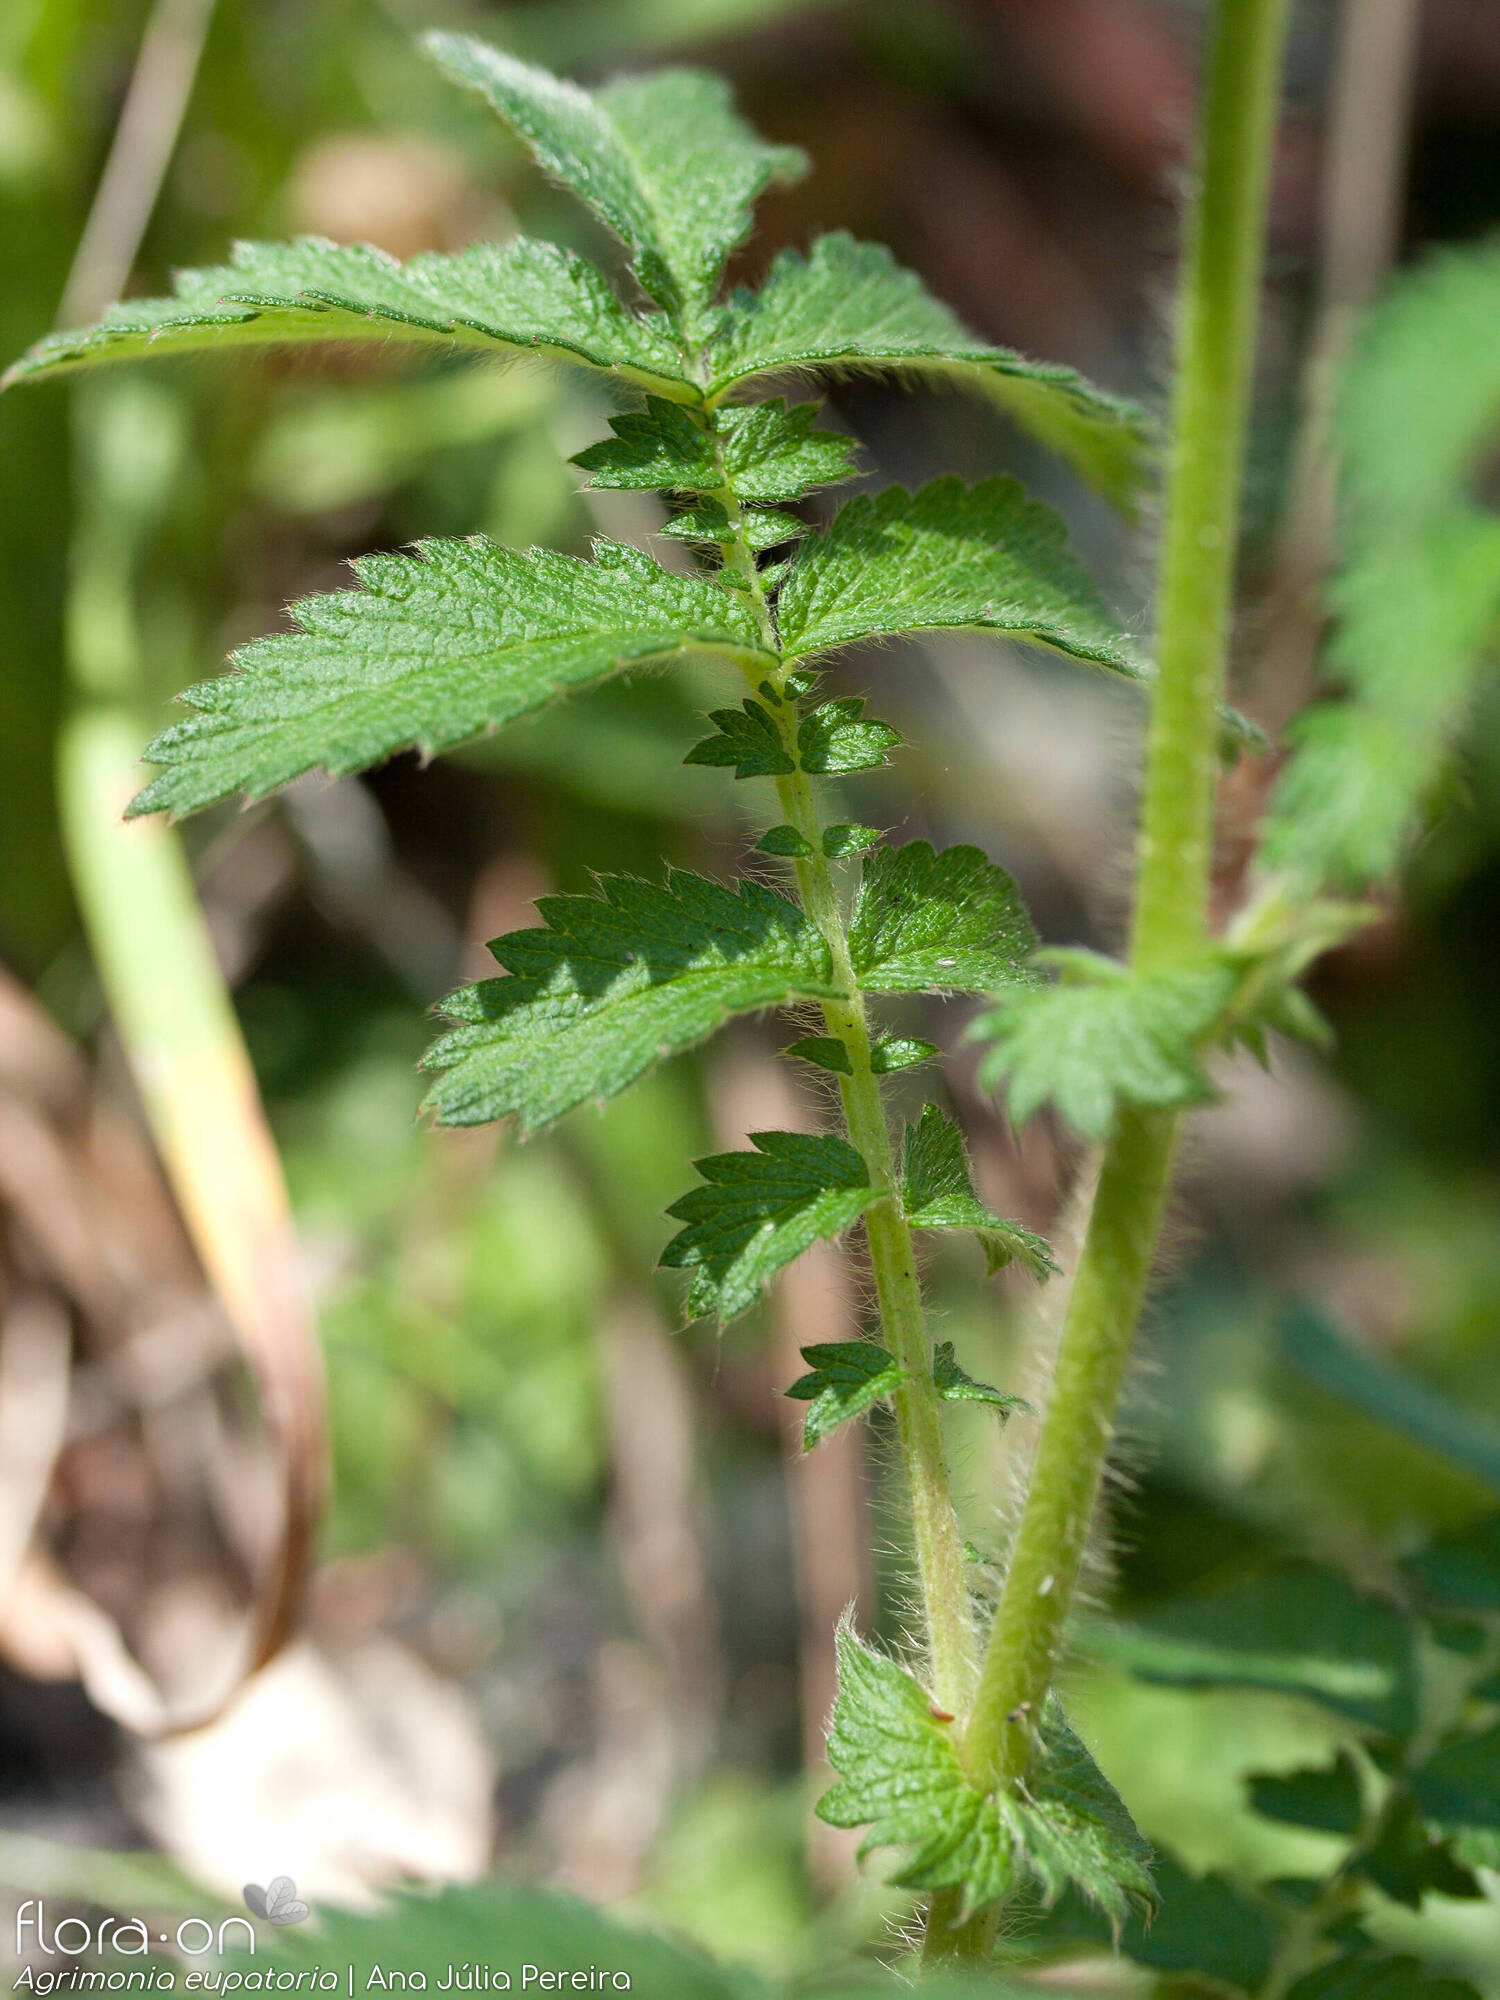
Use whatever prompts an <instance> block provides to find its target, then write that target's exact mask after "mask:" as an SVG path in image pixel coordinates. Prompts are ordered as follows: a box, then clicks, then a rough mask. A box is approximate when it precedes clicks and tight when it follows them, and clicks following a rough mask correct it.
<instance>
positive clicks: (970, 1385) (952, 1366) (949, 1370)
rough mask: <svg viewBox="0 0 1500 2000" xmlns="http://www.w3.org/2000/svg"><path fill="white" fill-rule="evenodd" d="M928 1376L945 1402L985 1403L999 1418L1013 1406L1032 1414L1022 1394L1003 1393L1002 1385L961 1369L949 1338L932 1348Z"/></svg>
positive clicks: (1006, 1415) (1022, 1411) (1024, 1412)
mask: <svg viewBox="0 0 1500 2000" xmlns="http://www.w3.org/2000/svg"><path fill="white" fill-rule="evenodd" d="M932 1380H933V1384H934V1386H935V1387H936V1389H937V1392H938V1394H939V1395H940V1396H941V1397H942V1399H943V1401H944V1402H945V1403H988V1404H990V1405H991V1406H992V1408H994V1409H997V1410H998V1411H999V1412H1000V1417H1001V1421H1002V1422H1003V1421H1004V1420H1005V1418H1007V1417H1008V1416H1009V1415H1010V1414H1011V1412H1012V1411H1013V1410H1019V1411H1020V1412H1021V1414H1022V1415H1023V1416H1028V1417H1034V1416H1035V1415H1036V1411H1035V1410H1034V1409H1033V1408H1032V1407H1031V1405H1030V1403H1028V1402H1027V1400H1026V1398H1025V1397H1024V1396H1011V1395H1007V1394H1006V1392H1005V1391H1004V1390H1003V1389H992V1388H991V1387H990V1385H989V1383H988V1382H976V1381H975V1380H974V1377H973V1376H972V1375H969V1374H967V1373H965V1371H964V1370H963V1369H962V1368H960V1367H959V1365H958V1357H957V1356H956V1355H955V1354H954V1352H953V1342H952V1341H951V1340H940V1341H939V1342H938V1344H937V1346H936V1347H935V1348H934V1349H933V1350H932Z"/></svg>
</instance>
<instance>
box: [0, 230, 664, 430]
mask: <svg viewBox="0 0 1500 2000" xmlns="http://www.w3.org/2000/svg"><path fill="white" fill-rule="evenodd" d="M174 282H175V286H176V290H175V293H174V295H173V296H172V297H171V298H169V299H127V300H125V301H124V302H123V303H122V304H120V305H116V306H113V307H111V308H110V310H109V312H108V313H107V314H106V315H105V317H104V318H103V319H102V320H101V321H100V322H99V324H98V325H97V326H95V327H90V328H86V329H83V330H81V331H71V332H67V333H54V334H49V335H48V336H47V337H46V338H45V339H44V340H40V341H38V342H37V344H36V346H35V347H33V348H32V349H31V351H30V352H29V353H28V354H25V355H23V356H22V358H21V359H20V360H19V361H18V362H16V364H15V365H14V367H12V368H11V370H10V372H9V373H8V374H7V375H6V376H5V378H4V386H8V385H9V384H11V383H12V382H19V381H23V380H26V379H27V378H28V377H31V376H34V375H43V374H57V373H60V372H62V371H64V370H71V369H77V368H92V367H96V366H98V365H99V364H101V363H104V362H114V361H135V360H140V359H141V358H143V357H145V356H148V355H149V356H158V355H167V354H190V353H199V352H203V351H207V350H217V349H219V348H227V347H247V346H248V347H271V346H294V345H299V344H302V343H305V342H312V341H325V342H326V341H339V340H364V341H368V340H378V341H382V342H386V343H389V342H391V341H399V342H404V343H416V344H425V345H428V346H450V347H451V346H458V347H462V348H466V349H469V350H471V351H475V350H477V351H479V352H482V353H490V354H496V355H506V354H514V353H516V352H518V351H525V352H534V353H537V354H542V355H546V356H548V357H550V358H551V359H554V360H562V361H576V362H581V363H584V364H586V365H587V366H589V367H591V368H596V369H602V370H605V371H607V372H608V373H610V374H613V375H615V376H617V377H618V378H619V379H620V380H621V381H623V382H628V383H633V384H643V385H648V386H652V387H656V388H658V389H660V390H661V391H663V392H664V393H665V394H667V395H669V396H670V395H673V394H675V395H677V396H679V397H682V396H690V395H692V394H693V390H692V387H691V385H690V384H689V383H688V382H687V381H686V380H685V379H684V377H683V373H682V362H681V358H680V356H679V355H678V353H677V350H676V348H675V347H674V345H673V344H672V342H671V341H670V340H669V339H668V338H667V336H666V334H665V332H664V331H663V330H662V326H661V316H660V315H659V314H658V315H655V316H654V317H653V316H652V315H646V316H644V317H642V316H638V315H636V314H634V313H630V312H627V311H626V309H625V307H624V306H622V305H621V303H620V301H619V300H618V299H617V298H616V297H615V295H614V293H613V292H612V291H611V290H610V288H609V285H608V284H607V282H606V281H605V279H604V278H603V276H602V275H601V274H600V273H599V272H598V271H597V270H595V268H594V266H593V265H592V264H589V263H587V262H586V261H585V260H584V259H583V258H581V257H575V256H573V255H572V254H571V253H570V252H569V251H566V250H560V249H559V248H558V247H557V246H556V245H555V244H552V243H535V242H531V241H529V240H527V239H525V238H521V239H518V240H517V241H515V242H511V243H506V244H493V243H476V244H474V245H473V246H472V247H471V248H469V249H467V250H462V251H460V252H459V253H458V254H457V255H456V256H442V255H439V254H436V253H431V254H428V255H425V256H421V257H414V258H413V259H412V260H411V262H410V263H407V264H400V263H398V262H397V261H396V259H395V258H394V257H389V256H387V255H386V253H385V252H384V251H383V250H373V249H371V248H370V247H369V246H368V245H361V244H339V243H329V242H327V241H325V240H324V239H323V238H322V237H316V236H305V237H301V238H299V239H298V240H297V241H296V242H293V243H237V244H236V245H235V246H234V250H233V252H232V254H231V261H230V262H229V263H228V264H226V265H220V266H216V267H213V268H210V269H207V270H200V271H179V272H178V273H177V275H176V278H175V281H174Z"/></svg>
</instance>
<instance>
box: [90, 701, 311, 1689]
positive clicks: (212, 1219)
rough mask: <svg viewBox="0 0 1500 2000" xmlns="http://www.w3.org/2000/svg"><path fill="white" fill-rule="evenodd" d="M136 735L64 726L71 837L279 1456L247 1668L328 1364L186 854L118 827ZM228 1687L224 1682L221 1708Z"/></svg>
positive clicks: (269, 1620) (111, 728)
mask: <svg viewBox="0 0 1500 2000" xmlns="http://www.w3.org/2000/svg"><path fill="white" fill-rule="evenodd" d="M141 736H142V731H141V728H140V725H139V723H138V722H137V721H136V720H134V719H133V718H132V717H131V715H130V713H129V711H128V710H126V709H124V708H123V707H117V706H114V705H110V704H92V705H88V706H85V707H83V708H81V709H80V710H79V711H78V712H77V713H76V714H74V715H73V716H72V717H71V718H70V720H69V721H68V722H67V723H66V724H65V725H64V727H63V730H62V734H61V737H60V743H59V767H58V793H59V799H60V804H61V812H62V824H63V835H64V839H65V842H66V846H67V852H68V859H69V864H70V867H71V870H72V875H73V881H74V886H75V888H76V890H77V893H78V900H79V904H80V906H81V908H82V911H83V916H84V924H85V927H86V929H87V931H88V936H89V943H90V945H91V948H92V951H93V955H94V960H95V963H96V965H97V967H98V971H99V976H100V979H101V981H102V983H103V986H104V990H105V994H106V996H107V998H108V1001H109V1005H110V1010H111V1013H112V1014H113V1016H114V1020H115V1024H116V1026H117V1028H118V1031H119V1035H120V1039H121V1042H122V1044H123V1046H124V1049H125V1053H126V1057H127V1059H128V1061H129V1063H130V1068H131V1072H132V1074H133V1076H134V1078H135V1080H136V1084H137V1086H138V1088H139V1090H140V1093H141V1098H142V1102H143V1104H144V1106H145V1110H146V1116H147V1118H148V1120H149V1121H150V1125H151V1129H152V1133H153V1135H154V1137H155V1140H156V1143H157V1146H158V1148H159V1150H160V1152H161V1156H162V1160H163V1163H164V1165H165V1167H166V1170H167V1174H168V1176H169V1178H170V1180H171V1183H172V1188H173V1191H174V1193H175V1195H176V1197H177V1201H178V1203H179V1205H180V1207H181V1210H182V1215H183V1220H184V1222H185V1224H186V1226H187V1229H188V1232H189V1234H190V1235H191V1237H192V1240H193V1243H194V1246H195V1248H196V1249H197V1252H198V1255H199V1257H200V1259H201V1261H202V1263H203V1267H204V1270H205V1272H206V1274H207V1276H208V1278H209V1280H210V1282H211V1283H212V1285H213V1287H214V1289H215V1291H216V1292H217V1293H218V1295H219V1298H220V1300H221V1301H222V1303H223V1306H224V1310H225V1313H226V1315H227V1317H228V1318H229V1321H230V1323H231V1325H232V1327H233V1329H234V1332H235V1335H236V1337H237V1339H238V1341H239V1343H240V1346H241V1348H242V1349H243V1351H244V1353H245V1356H246V1359H247V1360H248V1362H249V1364H250V1367H251V1369H252V1371H253V1373H254V1376H255V1381H256V1386H257V1388H258V1390H259V1394H260V1400H261V1405H262V1408H263V1410H264V1412H265V1416H266V1420H267V1422H268V1424H269V1426H270V1428H271V1431H272V1434H273V1436H274V1438H275V1440H276V1443H277V1447H278V1450H279V1453H280V1456H281V1461H282V1502H283V1519H282V1522H281V1524H280V1536H279V1546H277V1548H276V1549H275V1550H274V1551H273V1552H272V1554H271V1556H270V1558H269V1560H268V1561H267V1564H266V1567H265V1570H264V1573H263V1575H262V1577H261V1578H260V1583H259V1601H258V1604H257V1606H256V1610H255V1614H254V1633H253V1642H252V1645H251V1649H250V1655H249V1661H248V1664H249V1666H250V1667H252V1668H253V1667H254V1666H258V1665H260V1664H261V1663H262V1662H264V1661H265V1660H267V1659H269V1658H270V1657H271V1655H272V1654H273V1653H275V1652H276V1651H277V1649H278V1648H279V1646H280V1645H281V1643H282V1641H283V1640H284V1639H285V1637H286V1635H287V1633H288V1631H289V1629H290V1626H291V1623H292V1620H293V1617H294V1615H295V1609H296V1602H297V1597H298V1594H299V1589H300V1584H301V1579H302V1575H303V1573H304V1571H305V1569H306V1565H307V1561H308V1557H309V1553H310V1548H311V1540H312V1534H313V1530H314V1527H315V1525H316V1521H317V1517H318V1511H319V1507H320V1503H321V1497H322V1490H323V1479H324V1442H323V1387H322V1376H321V1364H320V1358H319V1353H318V1347H317V1340H316V1335H315V1332H314V1328H313V1325H312V1322H311V1318H310V1314H309V1311H308V1307H307V1304H306V1301H305V1299H304V1298H303V1296H302V1293H301V1288H300V1285H299V1282H298V1278H297V1271H296V1253H295V1246H294V1241H293V1236H292V1226H291V1219H290V1215H289V1212H288V1206H287V1197H286V1190H285V1187H284V1184H283V1180H282V1175H281V1166H280V1162H279V1160H278V1158H277V1155H276V1150H275V1146H274V1144H273V1142H272V1139H271V1136H270V1132H269V1130H268V1129H267V1126H266V1122H265V1115H264V1112H263V1111H262V1108H261V1104H260V1099H259V1095H258V1092H257V1089H256V1083H255V1078H254V1075H253V1073H252V1071H251V1068H250V1062H249V1058H248V1056H247V1055H246V1053H245V1048H244V1043H243V1042H242V1040H241V1038H240V1033H239V1027H238V1024H237V1022H236V1020H235V1016H234V1010H233V1008H232V1006H231V1004H230V1000H229V996H228V993H227V992H226V990H225V986H224V982H223V978H222V976H221V974H220V972H219V968H218V965H217V962H216V961H215V958H214V955H213V949H212V946H211V944H210V942H209V937H208V932H207V927H206V925H205V923H204V920H203V914H202V911H201V910H200V908H199V906H198V901H197V897H196V895H195V893H194V889H193V882H192V877H191V875H190V874H189V871H188V867H187V863H186V860H185V859H184V856H183V853H182V848H181V844H180V842H179V840H178V838H177V836H176V835H175V834H174V833H172V832H171V831H170V830H169V829H168V828H167V827H165V826H163V825H161V824H160V823H158V822H155V821H149V822H134V823H132V824H130V825H128V826H127V825H126V824H125V823H124V821H123V819H122V815H123V813H124V809H125V806H126V804H127V803H128V802H129V799H130V797H131V795H132V793H133V792H134V790H135V788H136V783H137V778H138V775H139V773H138V764H137V759H138V754H139V747H140V742H141ZM232 1692H233V1687H232V1686H224V1687H221V1688H220V1689H219V1690H217V1692H216V1695H215V1698H214V1705H215V1706H218V1705H220V1704H222V1702H223V1701H224V1700H227V1698H228V1696H229V1695H230V1694H231V1693H232ZM194 1719H195V1720H196V1719H198V1718H197V1717H195V1718H194ZM178 1726H181V1725H180V1724H179V1725H178Z"/></svg>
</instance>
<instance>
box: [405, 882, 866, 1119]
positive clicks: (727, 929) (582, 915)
mask: <svg viewBox="0 0 1500 2000" xmlns="http://www.w3.org/2000/svg"><path fill="white" fill-rule="evenodd" d="M537 908H538V911H539V913H540V915H541V916H542V917H543V919H544V920H545V922H546V926H547V928H546V929H544V930H527V931H513V932H511V933H510V934H509V935H508V936H506V937H502V938H497V939H496V940H495V941H494V943H493V944H492V945H491V946H490V949H491V951H492V952H493V953H494V955H495V957H496V958H497V959H498V961H499V962H500V964H501V965H502V966H504V968H505V970H506V973H507V974H508V975H509V976H508V977H507V978H504V979H486V980H482V981H480V983H479V984H478V985H475V986H465V987H461V988H460V989H459V991H458V992H457V993H454V994H451V995H450V996H449V998H448V999H447V1000H445V1001H444V1002H443V1010H444V1012H445V1013H447V1014H448V1015H450V1016H451V1017H452V1018H453V1019H454V1020H455V1021H457V1022H458V1023H459V1025H458V1026H457V1027H455V1028H454V1029H453V1030H452V1031H451V1032H450V1033H448V1034H446V1035H443V1036H442V1037H441V1038H440V1039H439V1040H438V1041H437V1042H435V1043H434V1044H433V1046H432V1048H431V1049H429V1050H428V1052H427V1055H426V1057H425V1067H426V1068H428V1069H435V1070H442V1071H444V1072H446V1073H445V1074H444V1075H443V1076H442V1077H441V1078H440V1079H439V1080H438V1081H437V1082H436V1083H435V1084H434V1085H433V1086H432V1089H431V1090H430V1091H429V1092H428V1095H427V1100H426V1108H427V1109H428V1110H430V1111H434V1112H436V1114H437V1116H438V1118H439V1119H440V1120H441V1122H442V1123H443V1124H445V1125H475V1124H480V1123H483V1122H485V1121H486V1120H488V1119H492V1118H506V1117H515V1118H517V1119H518V1120H519V1121H520V1124H521V1127H522V1129H523V1131H534V1130H535V1129H536V1128H537V1127H538V1126H541V1125H546V1124H549V1123H550V1122H551V1121H552V1120H553V1119H554V1118H560V1117H561V1116H562V1115H563V1113H564V1112H566V1111H571V1110H572V1109H573V1107H574V1106H575V1105H578V1104H582V1103H585V1102H586V1101H588V1100H589V1099H591V1098H593V1099H599V1098H606V1097H612V1096H614V1095H615V1093H616V1092H617V1091H620V1090H623V1089H624V1088H625V1087H626V1085H627V1084H630V1083H633V1082H634V1081H635V1079H636V1078H637V1077H638V1076H640V1075H641V1074H642V1073H643V1071H645V1070H647V1069H648V1068H650V1067H651V1065H652V1064H653V1063H655V1062H657V1061H659V1060H660V1059H661V1058H662V1057H664V1056H667V1055H671V1054H675V1053H676V1052H677V1051H678V1050H681V1049H685V1048H690V1047H691V1046H692V1045H693V1044H694V1043H695V1042H699V1041H702V1039H703V1038H704V1036H705V1035H709V1034H711V1033H712V1032H713V1031H714V1029H715V1028H717V1027H719V1026H720V1025H721V1023H722V1022H724V1021H725V1020H727V1019H728V1018H729V1016H730V1015H731V1014H739V1013H746V1012H748V1011H750V1010H752V1009H755V1008H760V1007H771V1006H783V1005H786V1004H787V1003H789V1002H791V1001H794V1000H797V999H806V998H810V997H814V996H818V995H824V994H829V993H832V992H834V991H835V990H836V989H835V986H834V983H833V973H832V967H831V965H830V963H829V958H828V947H827V945H826V944H825V943H824V942H823V939H822V938H821V937H820V936H819V935H818V933H817V931H816V930H814V929H813V927H812V925H811V924H810V923H809V922H808V921H807V919H806V918H805V917H804V916H803V915H802V913H801V912H800V911H799V910H798V909H796V908H795V906H794V905H793V904H791V903H789V902H788V901H787V900H786V899H785V897H783V896H778V895H776V894H775V893H774V892H773V891H772V890H770V889H766V888H763V887H762V886H761V885H760V884H759V883H758V882H742V883H741V884H740V885H739V888H738V890H737V891H736V890H732V889H725V888H722V887H721V886H720V885H719V884H718V883H717V882H709V881H706V880H705V879H704V878H703V877H702V876H701V875H691V874H687V873H685V872H683V871H681V870H677V871H674V872H673V873H672V874H671V875H670V876H669V877H668V879H667V882H666V884H665V886H663V887H658V886H657V885H656V884H655V883H651V882H640V881H636V880H634V879H633V878H632V877H630V876H624V875H615V876H607V877H605V879H604V880H603V881H602V882H601V884H600V893H599V894H598V895H597V896H544V897H543V898H542V899H541V901H540V902H539V903H538V905H537Z"/></svg>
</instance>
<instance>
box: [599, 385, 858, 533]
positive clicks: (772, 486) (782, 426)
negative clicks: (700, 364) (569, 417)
mask: <svg viewBox="0 0 1500 2000" xmlns="http://www.w3.org/2000/svg"><path fill="white" fill-rule="evenodd" d="M816 415H817V406H816V405H815V404H813V403H799V404H797V405H796V406H795V407H794V408H792V409H790V410H789V409H788V408H787V407H786V404H785V403H784V402H783V401H782V399H781V398H780V397H779V396H778V397H774V398H773V399H772V400H771V401H770V402H766V403H752V404H748V405H746V406H744V407H742V408H740V407H735V408H730V409H724V410H719V411H718V412H717V413H716V414H715V416H714V419H713V423H714V432H715V433H716V434H717V438H718V444H719V450H720V451H721V452H722V454H723V460H724V463H723V469H722V471H721V469H720V467H719V465H718V463H717V462H716V460H715V456H714V437H713V435H712V434H710V432H709V431H708V430H707V429H706V428H705V427H704V425H703V424H702V423H700V422H698V421H697V420H695V419H694V418H693V417H692V416H690V415H689V414H688V412H687V411H686V410H685V409H683V407H682V406H681V404H679V403H670V402H667V401H666V400H665V399H664V398H662V397H659V396H651V397H648V398H647V400H646V407H645V409H644V410H639V411H631V412H629V413H628V414H626V415H625V416H620V417H611V418H610V428H611V430H613V432H614V433H615V435H614V436H613V437H612V438H606V439H605V440H604V441H603V442H602V443H600V444H594V445H590V446H589V447H588V449H587V450H586V451H580V452H578V453H577V454H575V456H574V459H573V463H574V464H575V465H578V466H582V468H583V470H584V471H585V472H587V473H589V474H590V475H591V484H593V485H595V486H607V487H623V488H631V489H636V490H641V491H645V490H650V491H653V492H655V491H657V490H659V489H662V488H665V489H667V490H668V491H671V492H677V493H713V492H716V491H718V490H719V489H720V488H722V486H723V484H724V480H725V478H726V476H727V478H728V479H729V481H730V482H731V484H732V485H733V487H734V491H735V493H736V495H737V496H738V498H739V499H740V501H741V502H742V503H743V504H745V505H747V506H765V505H768V504H774V503H775V502H776V501H783V500H800V499H801V498H802V497H803V495H804V494H806V493H809V492H811V491H812V489H813V488H814V487H816V486H834V485H837V484H838V483H839V482H840V481H841V480H845V479H852V478H854V477H855V475H856V472H857V470H858V468H857V467H856V466H855V464H854V462H853V459H852V458H851V456H850V453H851V451H852V448H853V441H852V439H850V438H847V437H844V436H843V435H842V434H841V433H840V432H838V431H819V430H814V429H813V427H812V426H813V419H814V417H816Z"/></svg>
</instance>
